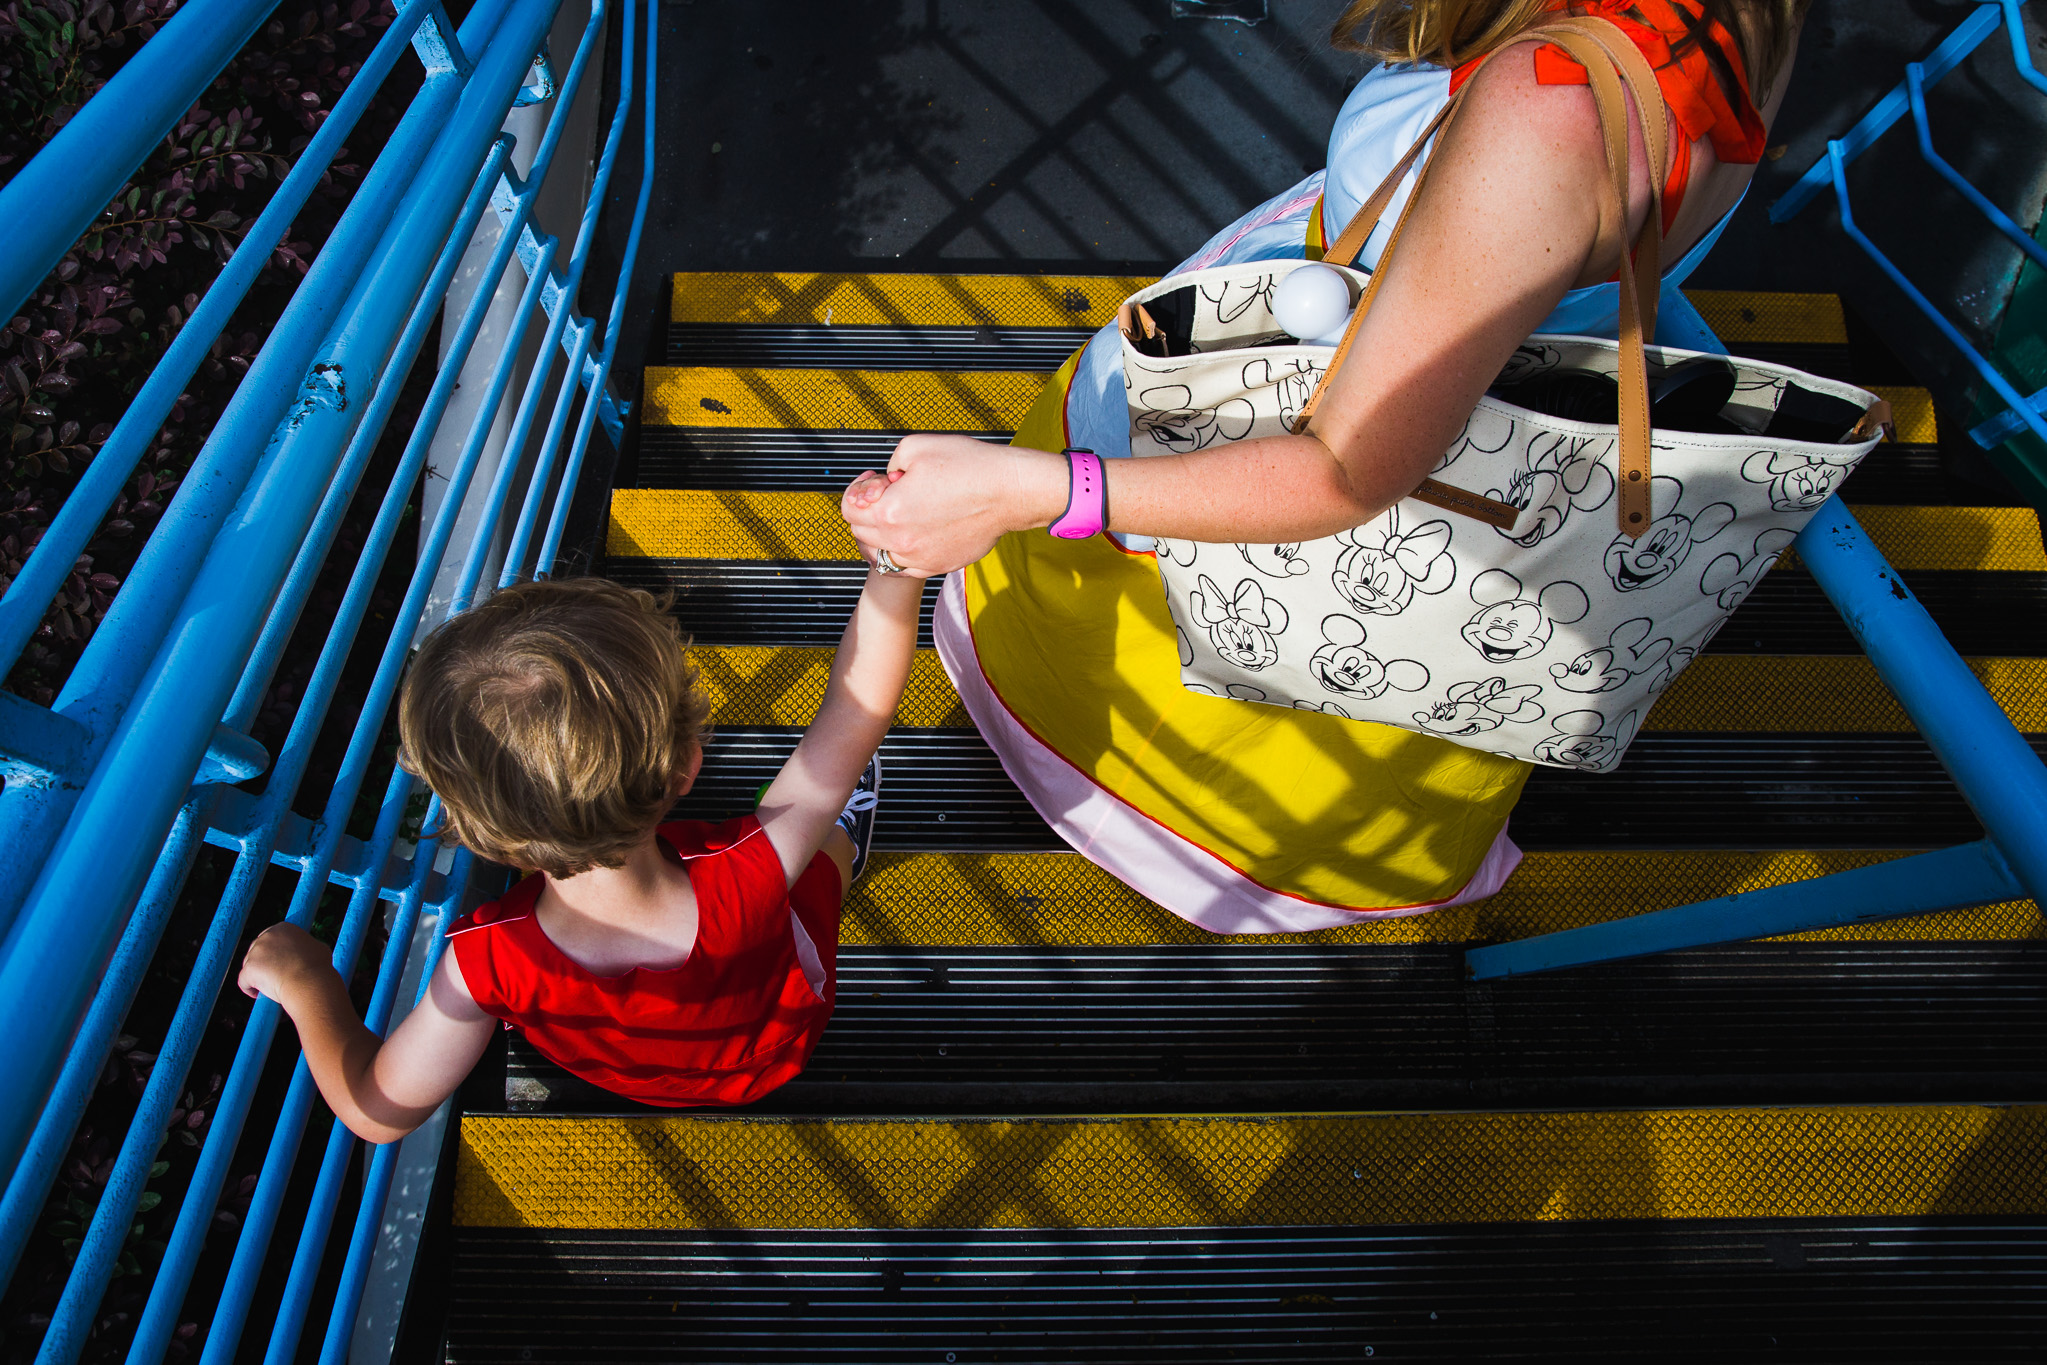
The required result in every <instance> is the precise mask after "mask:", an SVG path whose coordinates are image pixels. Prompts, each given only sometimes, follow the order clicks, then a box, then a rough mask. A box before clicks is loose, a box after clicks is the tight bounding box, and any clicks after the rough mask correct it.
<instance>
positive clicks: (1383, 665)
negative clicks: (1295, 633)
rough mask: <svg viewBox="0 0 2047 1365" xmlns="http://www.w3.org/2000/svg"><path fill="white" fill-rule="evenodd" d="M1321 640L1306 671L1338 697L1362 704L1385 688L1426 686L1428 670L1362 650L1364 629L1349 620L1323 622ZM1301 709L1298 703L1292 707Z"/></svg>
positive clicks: (1413, 689) (1336, 618)
mask: <svg viewBox="0 0 2047 1365" xmlns="http://www.w3.org/2000/svg"><path fill="white" fill-rule="evenodd" d="M1322 638H1323V639H1324V640H1326V641H1328V643H1327V644H1325V645H1323V646H1322V648H1320V649H1318V650H1316V651H1315V656H1314V658H1312V659H1310V660H1309V661H1308V671H1309V672H1310V673H1313V674H1314V675H1315V681H1316V682H1319V683H1321V684H1322V686H1324V687H1325V688H1327V689H1329V690H1330V691H1331V692H1334V693H1336V695H1338V696H1339V697H1356V698H1359V699H1360V700H1363V701H1370V700H1371V699H1372V698H1374V697H1377V696H1380V695H1381V694H1383V693H1384V692H1385V691H1386V689H1387V688H1389V687H1391V688H1397V689H1398V690H1400V691H1402V692H1419V691H1421V690H1422V689H1423V688H1424V687H1427V686H1428V685H1429V670H1428V669H1426V668H1424V667H1423V666H1422V665H1420V664H1418V663H1416V662H1415V661H1414V660H1413V659H1394V660H1392V661H1391V662H1390V663H1389V662H1384V661H1382V660H1381V659H1380V658H1379V656H1378V655H1376V654H1373V653H1372V652H1371V651H1369V650H1367V649H1366V648H1365V647H1364V646H1365V627H1364V624H1363V623H1362V622H1360V621H1354V620H1352V619H1351V618H1350V617H1348V616H1325V617H1323V618H1322ZM1295 704H1296V705H1300V704H1301V703H1298V702H1297V703H1295Z"/></svg>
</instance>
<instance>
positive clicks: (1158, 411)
mask: <svg viewBox="0 0 2047 1365" xmlns="http://www.w3.org/2000/svg"><path fill="white" fill-rule="evenodd" d="M1137 401H1138V402H1139V403H1141V404H1143V405H1144V411H1142V412H1139V413H1138V414H1137V415H1135V416H1134V417H1132V418H1131V419H1130V421H1131V429H1132V431H1133V432H1134V433H1135V434H1136V435H1139V436H1144V437H1146V438H1148V439H1149V440H1150V441H1151V442H1152V443H1153V444H1154V445H1157V446H1160V447H1163V448H1164V449H1166V450H1170V451H1173V452H1175V453H1177V454H1185V453H1186V452H1188V451H1190V450H1206V449H1208V448H1209V447H1210V446H1212V445H1214V444H1215V443H1216V442H1218V441H1241V440H1243V439H1244V438H1245V437H1246V436H1248V435H1250V434H1251V423H1252V421H1253V419H1254V418H1255V417H1256V416H1257V414H1256V412H1255V411H1254V410H1253V409H1252V407H1251V404H1250V402H1249V400H1247V399H1243V398H1231V399H1228V400H1226V401H1225V402H1223V403H1221V404H1220V405H1218V406H1216V407H1213V408H1197V407H1195V406H1193V403H1194V390H1192V389H1190V388H1188V387H1187V386H1186V385H1185V384H1155V385H1153V386H1152V387H1150V388H1148V389H1145V390H1144V391H1143V392H1142V393H1139V394H1138V395H1137Z"/></svg>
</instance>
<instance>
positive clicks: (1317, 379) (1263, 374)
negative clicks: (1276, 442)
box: [1244, 356, 1322, 430]
mask: <svg viewBox="0 0 2047 1365" xmlns="http://www.w3.org/2000/svg"><path fill="white" fill-rule="evenodd" d="M1321 382H1322V367H1321V366H1320V365H1317V364H1316V363H1315V362H1314V361H1312V360H1310V359H1308V358H1307V357H1306V356H1297V357H1295V358H1294V359H1292V360H1281V361H1279V362H1278V363H1277V364H1275V363H1274V362H1273V361H1272V359H1271V358H1270V357H1267V356H1260V357H1259V358H1258V359H1256V360H1253V361H1251V362H1249V363H1248V364H1246V365H1245V366H1244V387H1245V388H1247V389H1266V388H1269V389H1271V390H1273V392H1274V394H1275V395H1276V397H1277V399H1278V402H1279V420H1280V423H1281V424H1282V425H1283V426H1284V427H1286V428H1287V429H1288V430H1292V429H1293V425H1294V418H1295V417H1296V416H1298V415H1299V414H1300V411H1301V409H1302V408H1303V407H1305V406H1307V403H1308V399H1309V398H1310V397H1311V396H1313V394H1314V392H1315V386H1316V385H1317V384H1319V383H1321Z"/></svg>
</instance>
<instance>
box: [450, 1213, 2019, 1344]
mask: <svg viewBox="0 0 2047 1365" xmlns="http://www.w3.org/2000/svg"><path fill="white" fill-rule="evenodd" d="M457 1254H458V1257H459V1259H458V1262H457V1267H456V1270H455V1273H454V1281H453V1287H452V1295H451V1305H450V1307H451V1313H450V1323H449V1340H448V1351H447V1360H448V1361H449V1362H451V1365H501V1363H502V1365H513V1363H514V1362H516V1363H517V1365H526V1363H527V1362H576V1363H577V1365H583V1363H584V1362H588V1363H589V1365H597V1363H598V1362H642V1361H646V1362H651V1361H678V1362H679V1361H690V1362H698V1361H701V1362H712V1361H730V1362H735V1365H736V1363H737V1362H752V1361H763V1362H765V1361H780V1362H790V1363H791V1365H827V1362H939V1361H945V1362H950V1363H951V1365H981V1362H994V1361H1003V1362H1026V1361H1102V1362H1109V1361H1133V1362H1140V1361H1141V1362H1145V1363H1146V1365H1156V1363H1163V1362H1188V1365H1215V1362H1219V1361H1239V1362H1246V1365H1248V1363H1249V1362H1273V1363H1274V1365H1277V1363H1278V1362H1287V1363H1288V1365H1292V1363H1293V1362H1299V1361H1332V1362H1335V1361H1341V1362H1344V1365H1356V1362H1359V1361H1363V1360H1367V1359H1370V1360H1373V1361H1375V1362H1376V1361H1388V1360H1418V1359H1425V1360H1453V1361H1463V1360H1480V1359H1499V1358H1517V1359H1526V1358H1530V1357H1533V1358H1544V1359H1557V1360H1594V1359H1597V1360H1674V1359H1683V1360H1714V1361H1723V1360H1737V1359H1739V1360H1753V1359H1762V1360H1784V1361H1833V1360H1840V1361H1856V1362H1863V1361H1871V1360H1899V1361H1914V1362H1923V1361H1963V1360H1967V1361H1990V1360H2036V1359H2038V1354H2037V1353H2038V1346H2039V1342H2040V1340H2041V1334H2042V1330H2043V1328H2047V1227H2042V1226H2040V1225H2038V1224H2027V1223H2015V1222H1992V1221H1987V1220H1983V1221H1962V1220H1952V1221H1934V1220H1822V1219H1814V1220H1803V1219H1800V1220H1767V1221H1765V1220H1758V1221H1752V1222H1739V1223H1734V1222H1688V1221H1669V1222H1658V1223H1609V1224H1575V1225H1574V1224H1557V1223H1510V1224H1498V1225H1491V1226H1459V1227H1386V1228H1372V1229H1331V1228H1243V1229H1203V1228H1188V1229H1157V1230H1153V1229H1139V1230H1126V1231H1118V1230H1109V1229H1102V1230H1086V1231H1081V1230H1075V1231H1065V1232H1061V1231H1049V1232H1044V1231H984V1232H963V1233H950V1232H944V1231H918V1232H745V1233H687V1232H635V1233H626V1232H551V1233H542V1232H529V1231H511V1230H503V1231H500V1230H484V1229H460V1230H458V1234H457Z"/></svg>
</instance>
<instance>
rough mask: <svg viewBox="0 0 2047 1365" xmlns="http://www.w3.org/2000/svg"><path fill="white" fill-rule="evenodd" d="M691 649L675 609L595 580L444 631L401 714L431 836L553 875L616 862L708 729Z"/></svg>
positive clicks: (483, 612) (462, 620) (666, 797)
mask: <svg viewBox="0 0 2047 1365" xmlns="http://www.w3.org/2000/svg"><path fill="white" fill-rule="evenodd" d="M684 650H685V644H684V641H683V639H682V634H681V631H680V630H679V629H678V628H677V626H676V624H675V621H674V620H673V619H672V618H671V617H670V616H669V615H668V614H667V611H666V603H664V602H662V601H658V600H656V598H655V597H654V595H653V594H651V593H647V592H641V591H638V590H637V589H632V588H624V587H620V586H619V585H618V584H615V583H607V582H605V581H604V580H603V579H598V578H580V579H572V580H569V581H567V582H541V583H524V584H520V585H517V586H515V587H510V588H505V589H502V590H501V591H499V592H498V593H497V594H496V595H495V596H493V597H491V598H490V599H489V600H488V601H486V602H484V603H482V604H481V605H479V606H477V607H475V608H474V609H472V610H470V611H467V612H464V613H463V614H462V615H460V616H457V617H455V618H453V619H452V620H450V621H448V622H447V623H446V624H444V625H442V626H441V627H440V628H439V629H438V630H436V631H434V633H433V634H432V635H430V636H428V637H427V640H426V643H425V644H423V645H421V646H420V649H419V653H418V656H417V657H415V658H414V659H413V661H412V668H411V671H410V672H409V673H408V674H407V676H406V679H405V692H404V695H403V697H402V698H401V699H400V700H399V704H398V734H399V740H400V744H401V746H402V748H401V758H400V761H401V762H403V763H404V765H405V768H406V770H407V771H408V772H411V773H414V774H416V775H418V776H420V777H422V778H424V779H426V783H427V785H428V786H430V787H432V788H433V790H434V792H435V794H436V795H438V796H439V797H440V798H441V809H442V817H441V827H440V829H439V830H438V831H436V833H439V834H441V835H444V836H445V837H448V838H452V839H454V840H455V841H456V842H458V843H460V844H462V845H464V846H465V847H467V848H469V849H470V850H471V851H473V852H475V853H478V854H481V855H482V856H484V857H486V858H489V859H492V860H493V861H496V862H501V863H509V864H511V865H512V866H513V867H519V868H525V869H528V870H538V871H541V872H545V873H547V874H548V875H549V876H551V877H573V876H575V875H576V874H577V873H578V872H587V871H589V870H590V869H591V868H593V867H617V866H619V865H620V864H622V863H623V862H624V861H625V856H626V853H627V851H628V850H629V849H631V848H632V847H633V846H634V845H636V844H638V843H639V842H640V841H641V840H643V839H644V838H646V836H647V835H648V833H649V832H651V831H652V829H653V828H654V826H655V825H657V824H658V823H660V820H661V817H662V815H663V814H665V813H666V812H667V810H668V808H669V806H670V805H672V804H673V802H674V799H675V783H676V779H677V778H678V777H679V776H681V775H682V774H683V773H684V772H686V771H687V770H688V767H689V763H690V760H691V758H692V756H693V755H694V754H695V752H696V750H697V748H698V747H699V745H700V744H701V743H702V740H703V734H704V726H705V722H706V721H707V720H708V718H709V716H710V703H709V701H708V700H707V699H706V698H705V697H704V695H703V693H702V691H701V690H700V689H699V688H698V686H697V671H696V669H695V667H694V666H692V665H691V663H690V661H689V658H688V655H687V654H686V653H685V652H684Z"/></svg>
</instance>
